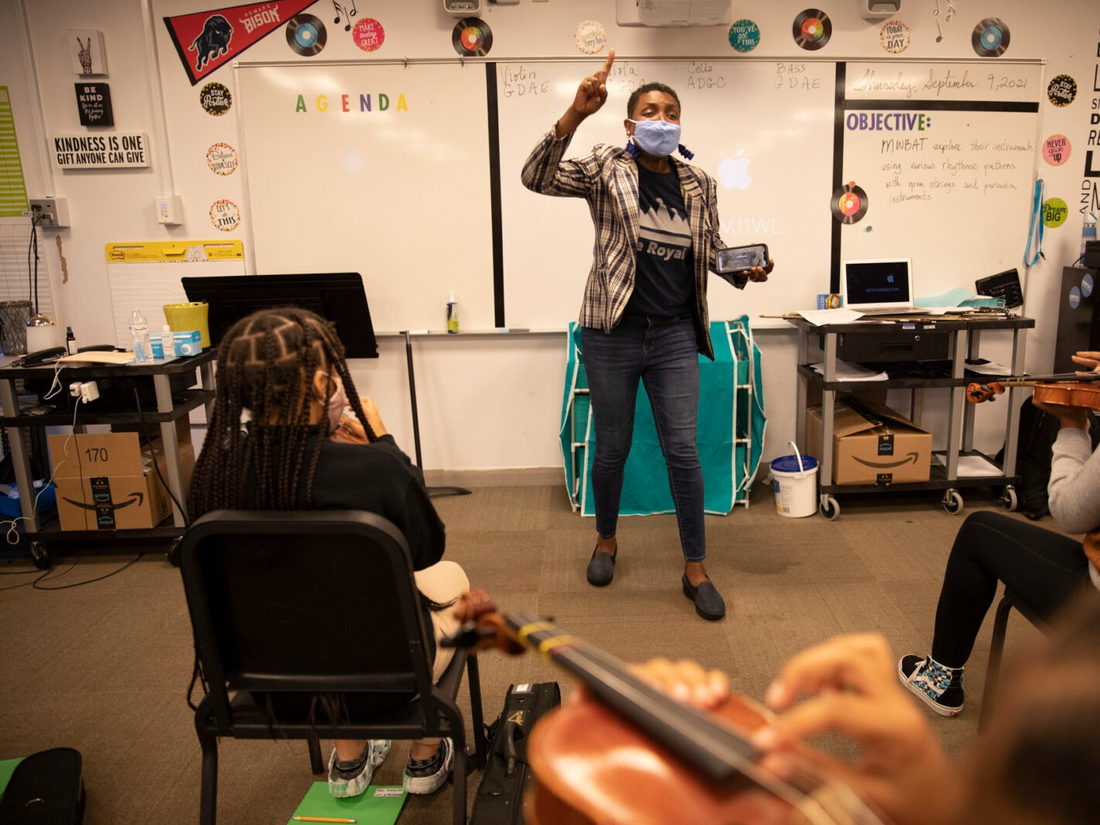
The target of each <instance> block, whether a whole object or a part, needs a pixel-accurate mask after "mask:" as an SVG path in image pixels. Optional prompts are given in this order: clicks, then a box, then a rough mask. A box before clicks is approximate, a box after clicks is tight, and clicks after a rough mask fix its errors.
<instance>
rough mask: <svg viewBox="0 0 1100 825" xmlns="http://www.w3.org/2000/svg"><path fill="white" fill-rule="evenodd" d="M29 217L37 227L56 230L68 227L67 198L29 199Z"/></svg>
mask: <svg viewBox="0 0 1100 825" xmlns="http://www.w3.org/2000/svg"><path fill="white" fill-rule="evenodd" d="M30 204H31V217H32V218H33V219H34V220H35V222H37V224H38V225H39V226H45V227H51V228H55V229H56V228H58V227H62V226H69V201H68V199H67V198H31V202H30Z"/></svg>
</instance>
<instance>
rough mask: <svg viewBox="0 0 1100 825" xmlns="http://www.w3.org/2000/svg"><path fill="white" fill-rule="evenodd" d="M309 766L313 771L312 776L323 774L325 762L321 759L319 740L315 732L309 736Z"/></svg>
mask: <svg viewBox="0 0 1100 825" xmlns="http://www.w3.org/2000/svg"><path fill="white" fill-rule="evenodd" d="M308 741H309V765H310V767H311V768H312V769H313V775H314V776H319V775H320V774H322V773H324V772H325V762H324V760H323V759H322V758H321V739H320V738H319V737H318V736H317V733H316V732H313V733H311V734H310V735H309V740H308Z"/></svg>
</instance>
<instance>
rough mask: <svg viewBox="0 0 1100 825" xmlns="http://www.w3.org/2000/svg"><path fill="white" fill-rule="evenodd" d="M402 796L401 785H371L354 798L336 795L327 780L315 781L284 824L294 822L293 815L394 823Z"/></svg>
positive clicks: (362, 824) (375, 824)
mask: <svg viewBox="0 0 1100 825" xmlns="http://www.w3.org/2000/svg"><path fill="white" fill-rule="evenodd" d="M405 796H406V793H405V789H404V788H402V787H401V786H400V785H371V786H370V787H369V788H367V790H366V791H365V792H364V793H362V794H360V795H359V796H357V797H355V798H353V799H336V798H335V797H334V796H332V794H330V793H329V792H328V782H314V783H313V785H312V786H310V789H309V791H308V792H307V793H306V795H305V797H303V799H302V802H301V804H299V805H298V807H297V809H296V810H295V811H294V814H293V815H292V816H291V818H290V819H288V820H287V825H296V823H295V820H294V817H295V816H324V817H336V818H340V819H354V820H355V821H356V823H357V824H358V825H393V824H394V823H395V822H397V817H398V816H399V815H400V814H401V808H402V806H403V805H404V804H405Z"/></svg>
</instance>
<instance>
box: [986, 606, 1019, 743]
mask: <svg viewBox="0 0 1100 825" xmlns="http://www.w3.org/2000/svg"><path fill="white" fill-rule="evenodd" d="M1010 610H1012V602H1011V601H1010V600H1009V598H1008V597H1007V596H1003V597H1002V598H1001V601H1000V602H999V603H998V604H997V613H996V616H995V618H994V619H993V639H992V641H991V642H990V645H989V667H988V668H986V674H985V689H984V690H983V691H982V708H981V710H980V711H979V715H978V733H982V732H983V731H984V730H985V726H986V723H987V722H988V720H989V714H990V711H991V710H992V701H993V694H994V693H995V692H996V690H997V679H998V677H999V675H1000V670H1001V656H1002V654H1003V653H1004V646H1005V634H1006V633H1007V632H1008V613H1009V611H1010Z"/></svg>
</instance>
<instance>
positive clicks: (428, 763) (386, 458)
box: [190, 307, 470, 797]
mask: <svg viewBox="0 0 1100 825" xmlns="http://www.w3.org/2000/svg"><path fill="white" fill-rule="evenodd" d="M217 375H218V388H217V393H216V397H215V401H214V411H213V413H212V415H211V417H210V421H209V424H208V430H207V436H206V440H205V442H204V443H203V447H202V451H201V453H200V454H199V457H198V459H197V460H196V462H195V471H194V475H193V480H192V484H191V497H190V510H191V515H192V516H193V517H195V518H197V517H199V516H201V515H203V514H204V513H208V512H211V511H213V510H222V509H233V510H365V511H368V512H372V513H376V514H377V515H380V516H382V517H383V518H386V519H388V520H389V521H391V522H393V523H394V524H395V525H396V526H397V527H398V528H399V529H400V530H401V531H402V532H403V533H404V535H405V538H406V540H407V541H408V545H409V550H410V552H411V555H412V562H413V569H414V571H415V576H416V584H417V587H418V589H419V590H420V593H421V596H422V604H423V606H424V611H425V619H426V621H430V622H431V626H432V628H433V636H434V638H433V639H432V643H433V644H432V646H433V647H434V650H433V651H432V653H431V655H433V656H434V657H435V658H434V665H433V675H434V677H435V678H436V679H438V678H439V677H440V676H441V675H442V673H443V671H444V670H445V669H446V667H447V665H448V664H449V662H450V660H451V658H452V656H453V655H454V652H453V650H451V649H448V648H443V647H441V646H440V645H439V644H438V641H439V639H440V638H442V637H443V636H444V635H445V634H448V633H453V632H455V631H457V629H458V626H459V622H458V619H457V618H456V616H455V613H454V607H455V603H456V600H457V598H458V597H459V596H460V595H461V594H463V593H465V592H466V591H467V590H469V586H470V585H469V581H468V579H467V578H466V574H465V573H464V572H463V570H462V568H461V567H459V566H458V565H457V564H455V563H454V562H449V561H441V558H442V556H443V549H444V544H445V534H444V528H443V522H442V521H441V520H440V518H439V516H438V514H437V513H436V512H435V508H434V507H433V506H432V503H431V501H430V499H429V498H428V493H427V491H426V490H425V488H424V482H423V479H422V477H421V474H420V470H419V469H418V468H417V467H415V466H414V465H413V464H412V462H411V461H410V460H409V457H408V456H407V455H405V453H403V452H402V451H401V450H400V449H399V448H398V446H397V444H396V443H395V442H394V439H393V436H391V435H389V434H388V433H387V432H386V428H385V426H384V425H383V423H382V418H381V416H380V415H379V413H378V408H377V407H376V406H375V405H374V403H373V402H372V401H371V400H370V399H369V398H360V397H359V396H358V393H357V392H356V391H355V384H354V382H353V381H352V378H351V375H350V373H349V372H348V367H347V363H346V361H345V358H344V347H343V344H341V343H340V340H339V339H338V338H337V337H336V334H335V332H334V331H333V328H332V326H331V324H329V323H328V322H327V321H325V320H324V319H323V318H320V317H319V316H317V315H315V314H313V313H312V312H308V311H306V310H303V309H297V308H293V307H286V308H279V309H267V310H261V311H260V312H256V313H253V314H252V315H249V316H248V317H247V318H244V319H242V320H240V321H238V322H237V323H236V324H234V325H233V327H232V328H230V330H229V331H228V332H227V333H226V335H225V337H224V339H223V340H222V343H221V344H220V346H219V347H218V359H217ZM389 749H390V742H389V741H388V740H368V741H365V742H364V741H354V740H337V741H336V742H335V747H334V749H333V752H332V757H331V758H330V760H329V777H328V781H329V790H330V792H331V793H332V795H333V796H338V797H348V796H357V795H359V794H361V793H362V792H363V791H365V790H366V789H367V787H368V786H369V785H370V781H371V777H372V775H373V772H374V768H375V767H377V766H378V765H380V764H381V763H382V760H384V759H385V758H386V754H387V753H388V752H389ZM452 763H453V744H452V742H451V740H449V739H443V740H439V739H425V740H421V741H419V742H414V743H413V745H412V748H411V752H410V758H409V763H408V765H407V766H406V768H405V774H404V785H405V789H406V790H407V791H408V792H409V793H417V794H426V793H433V792H434V791H436V790H438V789H439V788H440V787H442V785H443V784H444V782H446V780H447V777H448V775H449V774H450V772H451V767H452Z"/></svg>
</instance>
